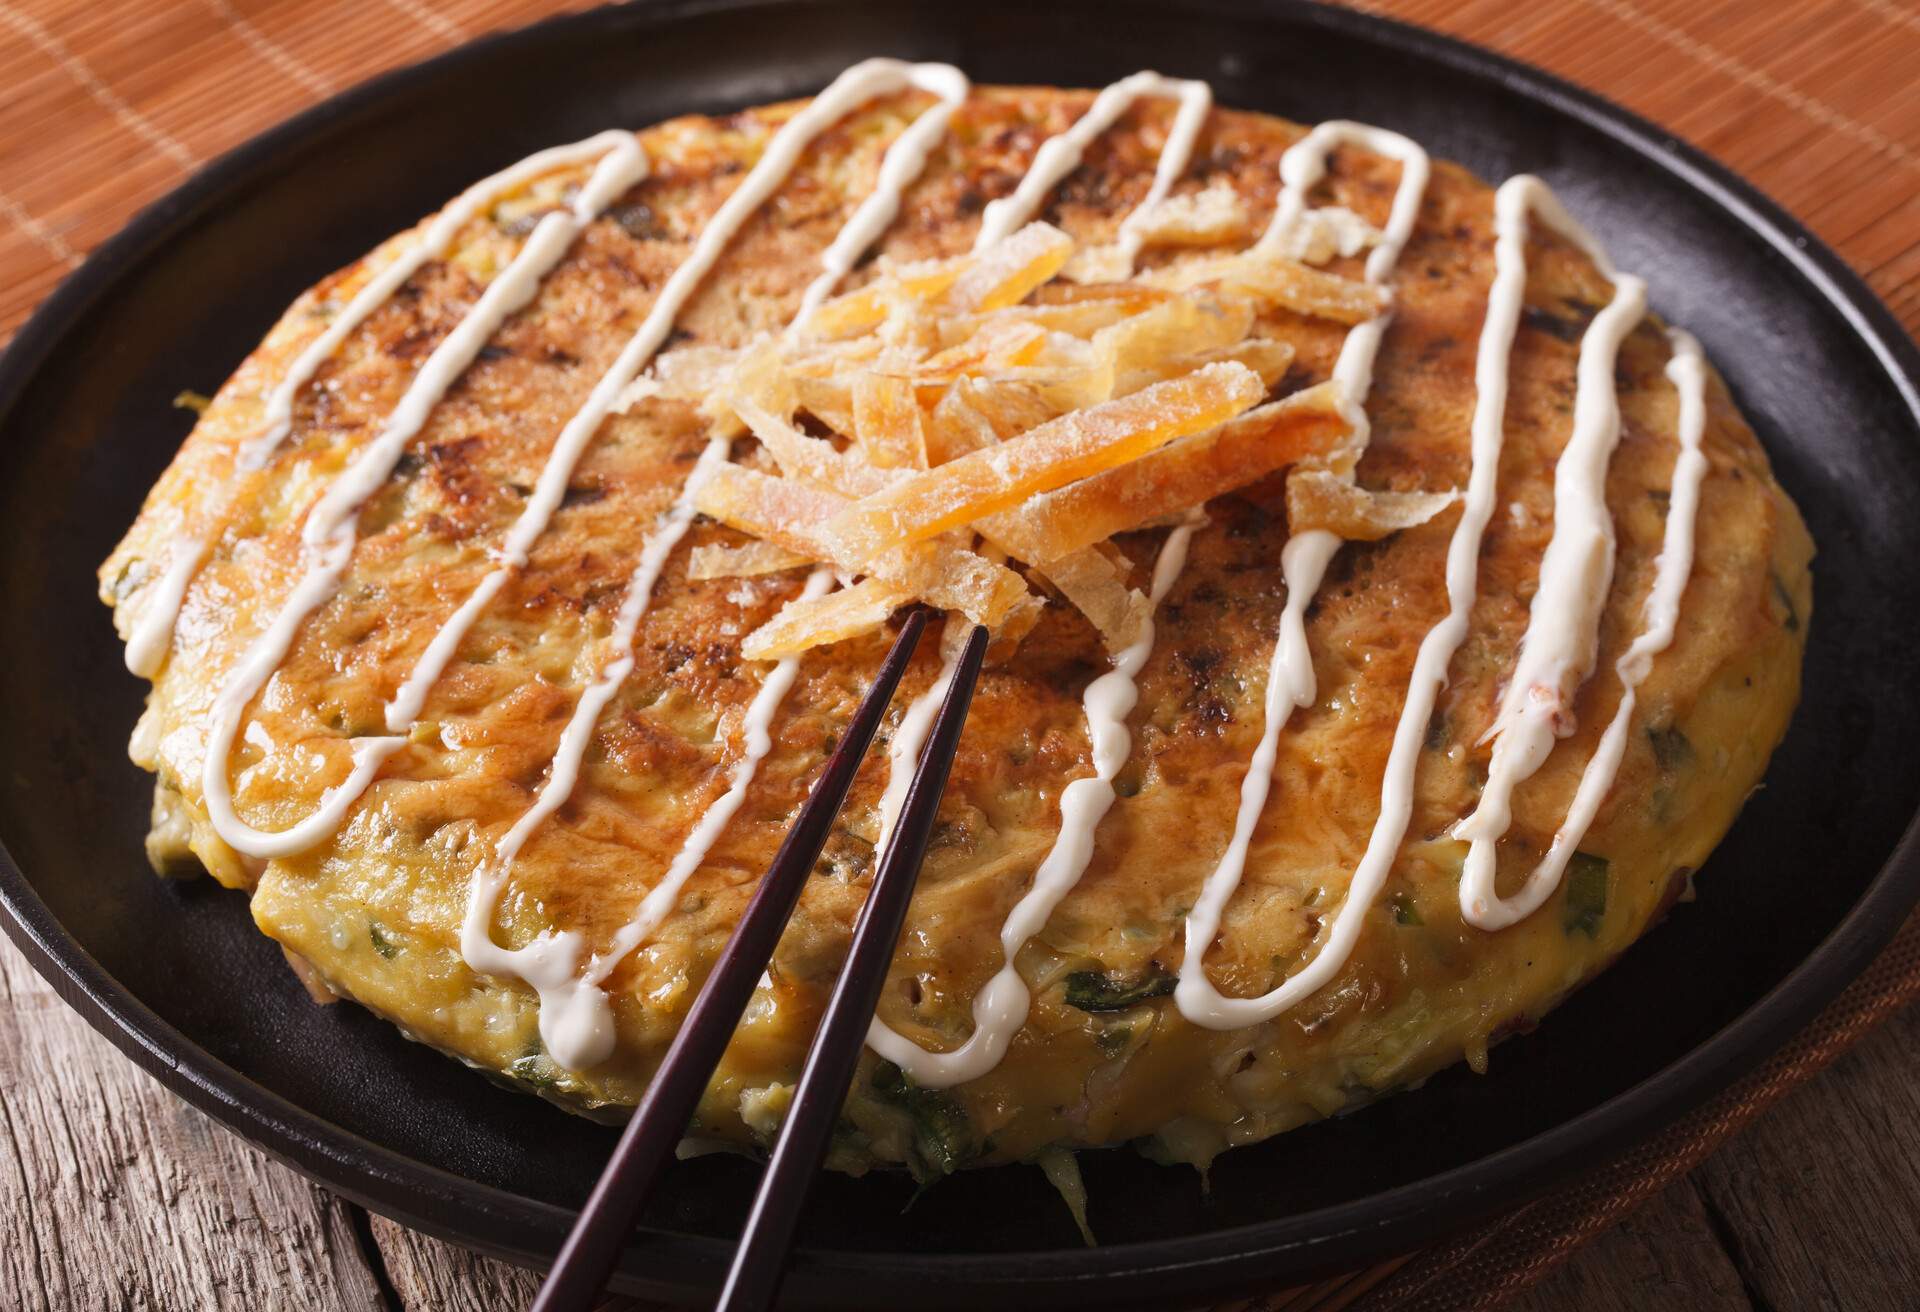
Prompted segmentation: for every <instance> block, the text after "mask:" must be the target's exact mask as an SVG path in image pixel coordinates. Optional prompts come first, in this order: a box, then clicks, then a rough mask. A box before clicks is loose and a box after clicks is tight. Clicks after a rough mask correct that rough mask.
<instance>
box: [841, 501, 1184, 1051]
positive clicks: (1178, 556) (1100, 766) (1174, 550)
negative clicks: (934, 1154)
mask: <svg viewBox="0 0 1920 1312" xmlns="http://www.w3.org/2000/svg"><path fill="white" fill-rule="evenodd" d="M1197 527H1198V524H1197V522H1191V521H1190V522H1188V523H1185V524H1181V525H1178V526H1176V527H1175V528H1174V529H1173V531H1172V532H1170V533H1168V534H1167V540H1166V542H1165V544H1164V545H1162V546H1161V548H1160V556H1159V558H1158V559H1157V560H1156V561H1155V562H1154V567H1153V585H1152V591H1151V594H1150V595H1151V597H1152V600H1153V603H1154V604H1155V605H1156V606H1157V605H1159V603H1160V602H1161V600H1162V599H1163V598H1165V597H1166V595H1167V592H1168V590H1169V589H1171V588H1172V587H1173V584H1174V581H1175V580H1176V579H1178V578H1179V577H1180V571H1181V570H1183V569H1185V568H1186V563H1187V544H1188V543H1190V542H1191V541H1192V540H1193V534H1194V530H1195V529H1196V528H1197ZM1153 638H1154V627H1153V620H1152V618H1151V617H1149V618H1148V619H1147V621H1146V623H1145V624H1143V625H1142V626H1141V629H1140V636H1139V637H1137V638H1135V639H1134V640H1133V642H1132V643H1130V644H1128V645H1127V646H1126V647H1123V648H1122V649H1121V650H1119V651H1118V652H1115V653H1114V656H1113V668H1112V669H1110V670H1108V671H1107V672H1106V673H1105V674H1103V675H1101V676H1100V677H1099V678H1097V679H1095V680H1094V681H1093V682H1092V683H1089V684H1088V685H1087V690H1086V692H1085V694H1083V696H1082V699H1081V704H1082V706H1083V707H1084V708H1085V711H1086V716H1087V737H1088V738H1089V739H1090V740H1091V743H1092V747H1093V751H1092V756H1093V773H1092V774H1090V775H1084V776H1082V777H1081V778H1078V779H1075V780H1074V781H1073V782H1072V783H1070V784H1068V785H1067V786H1066V788H1065V789H1063V790H1062V791H1061V793H1060V832H1059V834H1058V835H1057V836H1056V837H1055V838H1054V841H1053V847H1052V848H1051V849H1050V850H1049V851H1048V852H1047V856H1046V859H1045V860H1044V861H1042V862H1041V863H1040V868H1039V869H1038V870H1036V871H1034V875H1033V885H1032V887H1030V888H1029V889H1027V891H1026V893H1025V894H1024V895H1022V897H1021V898H1020V901H1019V902H1017V903H1015V904H1014V908H1013V910H1012V911H1011V912H1009V913H1008V914H1007V919H1006V921H1005V923H1004V924H1002V925H1001V927H1000V953H1001V964H1000V969H999V971H998V972H996V973H995V975H994V977H993V978H992V979H990V980H988V981H987V983H986V986H985V987H984V988H982V989H981V990H980V992H979V993H978V994H976V995H975V996H974V999H973V1033H972V1034H971V1035H969V1036H968V1037H967V1041H966V1042H965V1043H963V1044H961V1045H960V1046H959V1047H958V1048H955V1049H953V1050H952V1051H951V1052H928V1051H927V1050H926V1049H925V1048H922V1047H921V1046H920V1045H919V1044H918V1043H915V1042H914V1041H913V1040H912V1039H910V1038H908V1037H907V1036H906V1035H904V1034H901V1033H900V1032H899V1031H898V1030H895V1029H893V1028H891V1027H890V1026H888V1025H887V1024H886V1022H884V1021H882V1020H880V1019H879V1018H878V1017H875V1018H874V1020H873V1023H872V1025H871V1026H870V1027H869V1028H868V1030H867V1046H868V1047H870V1048H872V1049H873V1050H874V1051H875V1052H877V1053H879V1054H880V1055H881V1056H882V1057H885V1058H886V1059H887V1060H889V1061H891V1062H893V1063H894V1064H895V1065H897V1066H899V1067H900V1069H901V1070H903V1071H905V1072H906V1073H907V1074H908V1075H910V1076H912V1077H913V1081H914V1083H915V1084H918V1085H921V1086H922V1087H924V1088H929V1089H946V1088H951V1087H952V1086H953V1085H956V1084H960V1083H962V1082H964V1081H966V1080H971V1079H975V1078H977V1077H979V1076H981V1075H985V1074H986V1073H987V1072H988V1071H990V1070H992V1069H993V1068H994V1067H995V1066H998V1065H999V1064H1000V1060H1001V1058H1003V1057H1005V1056H1006V1055H1007V1046H1008V1045H1009V1044H1010V1043H1012V1042H1013V1036H1014V1035H1015V1034H1016V1033H1017V1032H1018V1031H1019V1029H1020V1027H1021V1026H1022V1025H1024V1024H1026V1022H1027V1012H1028V1010H1029V1008H1030V1006H1031V1003H1032V996H1031V994H1030V993H1029V992H1028V990H1027V984H1026V981H1025V980H1023V979H1021V978H1020V971H1019V970H1018V969H1017V967H1016V966H1015V958H1016V957H1017V955H1018V953H1019V951H1020V949H1021V947H1022V946H1023V945H1025V943H1026V941H1027V940H1028V939H1030V938H1032V937H1033V936H1034V935H1035V934H1037V933H1039V932H1040V931H1041V930H1042V929H1043V928H1045V927H1046V923H1047V918H1048V917H1049V916H1051V915H1052V914H1053V911H1054V908H1055V907H1057V906H1059V905H1060V900H1061V899H1062V898H1064V897H1065V896H1066V895H1067V894H1068V893H1070V892H1072V891H1073V888H1074V885H1076V884H1078V883H1079V882H1080V876H1081V875H1083V874H1085V873H1086V869H1087V863H1088V862H1089V861H1091V860H1092V859H1093V839H1094V833H1095V831H1096V830H1098V828H1099V826H1100V821H1101V820H1102V819H1104V818H1105V816H1106V814H1107V812H1108V810H1109V809H1111V808H1112V806H1113V799H1114V791H1113V780H1114V776H1116V775H1118V774H1119V773H1120V769H1121V767H1122V766H1124V765H1125V764H1126V763H1127V757H1128V756H1129V755H1130V754H1131V753H1132V751H1133V735H1132V733H1130V732H1129V731H1128V729H1127V716H1128V715H1130V714H1132V713H1133V707H1134V703H1135V702H1137V701H1138V700H1139V697H1140V685H1139V683H1138V682H1137V680H1138V679H1139V677H1140V671H1141V669H1142V668H1143V667H1144V666H1145V665H1146V663H1147V658H1148V657H1149V656H1151V655H1152V654H1153ZM949 665H951V661H950V662H949ZM950 678H951V674H950V672H949V671H942V678H941V679H940V680H938V681H937V682H938V683H941V684H944V683H946V682H947V681H949V679H950ZM925 701H926V699H925V698H922V699H921V702H925ZM918 708H919V703H916V704H915V709H916V710H917V709H918ZM916 728H917V729H918V732H917V733H914V734H912V735H909V733H908V732H907V726H906V724H904V723H903V724H902V725H901V728H900V732H898V733H896V734H895V735H894V741H893V744H892V746H891V750H890V760H889V764H890V766H891V767H892V769H893V774H892V776H891V777H890V778H889V779H888V781H887V784H888V787H887V793H888V795H889V797H890V796H891V794H892V793H893V784H894V781H895V780H900V779H908V780H910V779H911V776H912V764H911V759H909V758H912V757H918V755H919V748H920V742H921V740H924V738H925V737H926V728H925V726H924V725H921V726H916ZM903 766H904V767H905V768H902V767H903ZM902 792H903V794H904V789H903V790H902ZM886 800H888V799H887V798H883V801H882V806H881V827H880V837H879V838H878V839H877V840H876V841H875V843H874V846H875V848H876V849H877V850H881V851H884V850H885V849H886V844H887V840H888V838H890V837H891V836H892V831H893V823H894V821H895V820H896V819H897V818H898V816H899V804H898V803H897V802H896V803H895V804H894V805H893V806H892V807H891V808H889V807H888V806H887V805H886Z"/></svg>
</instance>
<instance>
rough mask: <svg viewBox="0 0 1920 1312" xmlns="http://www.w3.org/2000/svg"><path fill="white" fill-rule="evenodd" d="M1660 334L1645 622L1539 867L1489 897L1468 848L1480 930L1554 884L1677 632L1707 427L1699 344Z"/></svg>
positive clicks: (1466, 894)
mask: <svg viewBox="0 0 1920 1312" xmlns="http://www.w3.org/2000/svg"><path fill="white" fill-rule="evenodd" d="M1667 336H1668V338H1669V340H1671V341H1672V343H1673V357H1672V359H1670V360H1668V362H1667V377H1668V379H1670V380H1671V381H1672V382H1673V385H1674V386H1675V388H1677V389H1678V390H1679V395H1680V425H1679V443H1680V454H1679V455H1678V456H1677V457H1676V458H1675V460H1674V466H1673V488H1672V492H1671V493H1670V497H1669V500H1668V503H1667V526H1666V535H1665V537H1664V538H1663V539H1662V541H1661V545H1660V557H1659V559H1658V560H1657V561H1656V562H1655V564H1654V577H1653V587H1652V589H1651V590H1650V591H1649V592H1648V593H1647V600H1646V603H1645V608H1644V614H1645V616H1646V625H1645V627H1644V628H1643V629H1642V630H1641V632H1640V634H1639V636H1638V637H1636V638H1635V639H1634V640H1633V643H1632V645H1630V646H1629V647H1628V648H1627V650H1626V651H1625V653H1623V654H1622V655H1621V657H1620V659H1619V660H1618V661H1616V662H1615V663H1614V667H1613V668H1614V671H1615V673H1616V674H1617V675H1618V676H1619V679H1620V704H1619V706H1617V707H1616V708H1615V709H1614V712H1613V719H1612V720H1611V721H1610V722H1609V723H1608V725H1607V729H1606V732H1605V733H1604V734H1602V735H1601V737H1600V743H1599V745H1598V746H1597V747H1595V748H1594V751H1593V756H1592V757H1591V758H1590V759H1589V760H1588V761H1587V765H1586V769H1585V770H1583V771H1582V772H1581V774H1580V785H1579V787H1578V788H1576V789H1575V790H1574V794H1573V802H1572V804H1571V805H1570V806H1569V807H1568V808H1567V816H1566V819H1565V820H1563V821H1562V822H1561V824H1560V828H1559V830H1558V831H1556V832H1555V834H1554V836H1553V842H1552V843H1551V844H1549V845H1548V848H1547V852H1546V855H1545V856H1543V857H1542V858H1541V859H1540V863H1539V865H1537V866H1535V867H1534V868H1533V870H1531V871H1530V872H1528V874H1527V879H1526V882H1525V883H1524V884H1523V885H1521V888H1520V891H1519V892H1518V893H1516V894H1514V895H1513V896H1512V897H1510V898H1501V897H1499V896H1497V895H1496V894H1495V893H1494V890H1493V875H1494V861H1493V852H1494V840H1492V839H1487V838H1480V839H1475V840H1474V841H1473V844H1472V846H1470V847H1469V848H1468V853H1467V862H1466V866H1465V869H1464V872H1463V876H1462V878H1461V881H1460V914H1461V915H1462V916H1463V917H1465V919H1466V920H1467V921H1468V922H1469V923H1471V924H1474V925H1478V926H1479V927H1480V928H1482V929H1502V928H1505V927H1506V926H1508V925H1511V924H1513V923H1514V922H1515V921H1517V920H1520V919H1521V918H1523V917H1525V916H1528V915H1531V914H1532V913H1533V912H1535V911H1537V910H1539V908H1540V906H1541V904H1542V903H1544V902H1545V901H1546V900H1547V899H1548V898H1549V897H1551V896H1552V895H1553V890H1554V889H1555V888H1557V887H1559V884H1560V877H1561V875H1562V874H1564V873H1565V871H1566V868H1567V861H1568V859H1569V858H1570V857H1571V856H1572V855H1573V853H1574V851H1575V849H1577V848H1578V847H1579V846H1580V840H1581V839H1583V838H1585V837H1586V833H1587V827H1588V826H1589V825H1591V824H1592V823H1593V818H1594V816H1595V815H1597V814H1599V811H1600V803H1601V802H1603V801H1604V800H1606V795H1607V790H1608V789H1610V788H1611V787H1613V780H1614V776H1615V775H1616V774H1618V773H1619V770H1620V761H1621V758H1622V757H1623V756H1624V754H1625V752H1626V747H1627V728H1628V725H1629V723H1630V721H1631V720H1632V719H1633V711H1634V707H1635V705H1636V704H1637V703H1638V700H1639V688H1640V684H1641V683H1642V682H1643V681H1644V680H1645V679H1646V677H1647V674H1648V672H1649V671H1650V670H1651V669H1652V667H1653V658H1654V657H1655V656H1657V655H1659V654H1660V653H1661V652H1663V651H1665V650H1666V649H1667V648H1668V647H1669V646H1670V645H1671V644H1672V642H1673V638H1674V634H1675V632H1676V631H1677V629H1678V627H1679V620H1680V598H1681V596H1682V595H1683V594H1684V593H1685V592H1686V588H1687V577H1688V575H1690V574H1691V573H1692V572H1693V535H1694V521H1695V519H1696V518H1697V516H1698V514H1699V507H1700V484H1701V481H1702V480H1703V479H1704V478H1705V477H1706V472H1707V457H1706V455H1705V453H1704V452H1703V451H1702V450H1701V439H1702V436H1703V434H1704V433H1705V430H1706V422H1707V417H1706V377H1707V375H1706V362H1705V360H1704V359H1703V358H1702V357H1701V354H1700V343H1699V342H1697V341H1695V340H1694V338H1693V335H1692V334H1691V333H1687V332H1683V331H1681V330H1680V329H1678V328H1675V329H1670V330H1669V331H1668V334H1667ZM1482 853H1484V855H1481V854H1482Z"/></svg>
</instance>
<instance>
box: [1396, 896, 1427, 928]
mask: <svg viewBox="0 0 1920 1312" xmlns="http://www.w3.org/2000/svg"><path fill="white" fill-rule="evenodd" d="M1387 905H1388V906H1390V907H1392V908H1393V923H1394V924H1396V925H1424V924H1426V923H1427V922H1426V921H1425V920H1422V919H1421V918H1420V908H1419V907H1418V906H1416V905H1415V904H1414V901H1413V894H1411V893H1395V894H1394V895H1393V896H1392V897H1390V898H1388V899H1387Z"/></svg>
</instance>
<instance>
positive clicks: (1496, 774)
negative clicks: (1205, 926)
mask: <svg viewBox="0 0 1920 1312" xmlns="http://www.w3.org/2000/svg"><path fill="white" fill-rule="evenodd" d="M1515 183H1516V184H1518V185H1520V186H1521V187H1523V188H1525V189H1526V190H1527V192H1528V199H1529V203H1530V205H1531V206H1532V208H1533V209H1534V211H1535V212H1536V213H1538V214H1539V215H1540V216H1541V218H1542V219H1543V220H1545V221H1546V222H1547V224H1548V225H1549V226H1551V227H1553V228H1554V229H1555V230H1557V231H1558V232H1560V233H1561V234H1562V235H1563V236H1565V237H1566V238H1567V239H1568V240H1569V241H1571V242H1573V244H1574V245H1575V246H1577V247H1579V248H1580V250H1581V251H1582V252H1583V253H1584V254H1586V256H1587V257H1588V258H1589V259H1591V260H1592V261H1593V263H1594V264H1595V265H1596V266H1597V267H1598V268H1599V269H1600V271H1601V272H1602V273H1603V274H1605V275H1606V277H1607V278H1608V279H1609V280H1610V281H1612V283H1613V285H1614V294H1613V299H1612V301H1611V302H1609V303H1608V305H1607V307H1606V308H1605V309H1604V310H1602V311H1601V312H1600V313H1599V314H1598V315H1596V316H1595V317H1594V320H1593V323H1592V324H1591V325H1590V326H1589V327H1588V328H1587V331H1586V333H1585V334H1584V335H1583V336H1582V337H1581V339H1580V360H1579V364H1578V367H1577V390H1576V392H1575V397H1574V405H1573V433H1572V435H1571V436H1570V437H1569V438H1568V439H1567V444H1566V447H1565V448H1564V449H1563V450H1562V451H1561V453H1560V460H1559V463H1558V464H1556V465H1555V467H1554V472H1553V536H1552V537H1551V538H1549V539H1548V541H1547V550H1546V554H1545V555H1544V556H1543V557H1542V558H1541V561H1540V575H1539V581H1538V584H1537V585H1536V590H1535V592H1534V594H1533V603H1532V606H1531V608H1530V610H1529V611H1528V615H1527V628H1526V633H1525V634H1524V636H1522V638H1521V639H1520V653H1519V657H1518V659H1517V660H1516V661H1515V663H1514V668H1513V672H1512V674H1511V675H1509V676H1508V683H1507V691H1506V695H1505V696H1504V697H1503V698H1502V699H1501V704H1500V710H1499V713H1498V714H1497V715H1496V716H1495V717H1494V721H1493V726H1492V727H1491V728H1490V729H1488V731H1487V734H1486V737H1488V738H1492V739H1494V745H1493V759H1492V760H1491V761H1490V762H1489V763H1488V766H1487V783H1486V787H1485V788H1484V789H1482V790H1481V793H1480V802H1479V805H1478V806H1477V807H1476V808H1475V809H1474V812H1473V814H1472V815H1469V816H1468V817H1467V818H1466V819H1464V820H1462V821H1461V822H1460V823H1459V824H1458V825H1456V826H1454V836H1455V837H1457V838H1464V839H1466V840H1468V841H1469V843H1470V844H1471V847H1470V849H1469V851H1468V855H1467V860H1466V866H1465V871H1464V874H1463V877H1462V879H1461V881H1460V906H1461V910H1462V912H1463V914H1464V915H1465V916H1466V918H1467V920H1468V921H1469V922H1470V923H1472V924H1476V925H1479V926H1481V927H1482V928H1485V929H1497V928H1500V927H1502V926H1504V925H1508V924H1511V923H1513V921H1515V920H1517V919H1519V918H1520V917H1521V916H1523V915H1525V914H1527V912H1529V911H1531V910H1532V909H1533V908H1534V907H1537V906H1538V905H1539V903H1540V902H1541V901H1543V900H1545V897H1546V895H1547V893H1548V892H1551V891H1552V887H1553V883H1552V882H1550V881H1545V880H1542V881H1540V882H1541V884H1542V885H1543V887H1542V888H1536V887H1533V886H1532V885H1533V882H1534V881H1531V880H1530V881H1529V884H1530V887H1529V888H1528V889H1527V890H1526V891H1525V892H1524V893H1523V894H1522V896H1521V899H1520V900H1519V901H1518V902H1516V903H1515V904H1513V905H1502V904H1501V903H1500V900H1499V899H1498V898H1497V897H1496V896H1495V895H1494V891H1493V875H1494V870H1493V866H1494V845H1495V843H1497V842H1498V841H1499V839H1500V837H1501V836H1502V835H1503V834H1505V833H1506V831H1507V828H1508V826H1509V825H1510V824H1511V823H1512V819H1513V791H1514V789H1515V788H1516V787H1517V786H1518V785H1519V784H1521V783H1522V782H1524V781H1525V780H1527V779H1530V778H1532V777H1533V775H1534V774H1535V772H1537V771H1538V770H1539V769H1540V767H1541V766H1542V765H1543V764H1545V763H1546V759H1547V756H1548V755H1549V754H1550V753H1551V752H1552V751H1553V746H1554V743H1555V742H1556V741H1557V740H1558V739H1561V738H1564V737H1566V736H1568V735H1569V734H1571V733H1572V732H1573V731H1574V728H1575V721H1574V715H1573V703H1574V698H1575V696H1576V695H1577V694H1578V693H1579V690H1580V685H1581V684H1583V683H1585V682H1586V680H1587V676H1588V675H1590V674H1591V673H1592V672H1593V666H1594V661H1595V660H1596V659H1597V657H1598V655H1599V646H1600V613H1601V611H1602V610H1603V609H1604V608H1605V606H1606V600H1607V591H1608V589H1609V588H1610V587H1611V586H1612V584H1613V560H1614V532H1613V516H1612V514H1611V512H1609V511H1608V509H1607V466H1608V464H1609V463H1610V462H1611V461H1612V459H1613V451H1614V448H1615V447H1616V446H1617V445H1619V441H1620V405H1619V400H1618V398H1617V397H1616V396H1615V394H1614V378H1613V374H1614V363H1615V361H1616V360H1617V359H1618V358H1619V354H1620V345H1621V343H1622V342H1624V341H1625V340H1626V337H1627V334H1628V333H1630V332H1632V331H1633V329H1634V327H1635V326H1636V325H1637V324H1638V323H1639V322H1640V320H1641V319H1642V318H1644V317H1645V316H1646V312H1647V285H1646V283H1645V282H1643V281H1642V280H1640V279H1639V278H1636V277H1634V276H1633V275H1631V274H1622V273H1617V272H1615V270H1614V268H1613V265H1612V263H1611V262H1610V261H1609V260H1608V259H1607V257H1606V254H1605V253H1604V252H1603V251H1601V249H1600V247H1599V245H1598V243H1596V242H1595V241H1594V240H1593V238H1592V237H1591V236H1589V235H1588V234H1587V233H1586V231H1585V230H1584V229H1582V228H1581V227H1580V226H1579V225H1578V224H1577V223H1575V222H1574V220H1573V218H1572V217H1571V216H1570V215H1568V214H1567V212H1566V211H1565V210H1564V209H1562V208H1561V206H1560V204H1559V202H1558V201H1556V200H1555V199H1554V198H1553V195H1552V193H1551V192H1549V191H1548V190H1547V189H1546V187H1545V185H1544V184H1542V183H1539V182H1537V181H1531V180H1529V179H1525V178H1520V179H1515ZM1509 185H1514V184H1509ZM1515 294H1516V295H1517V293H1515ZM1483 741H1484V739H1483ZM1543 869H1544V868H1543ZM1535 873H1536V874H1540V873H1542V872H1541V871H1536V872H1535ZM1557 879H1558V872H1557V871H1555V872H1554V876H1553V880H1554V881H1557ZM1522 907H1524V908H1525V909H1524V910H1523V909H1522Z"/></svg>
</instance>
